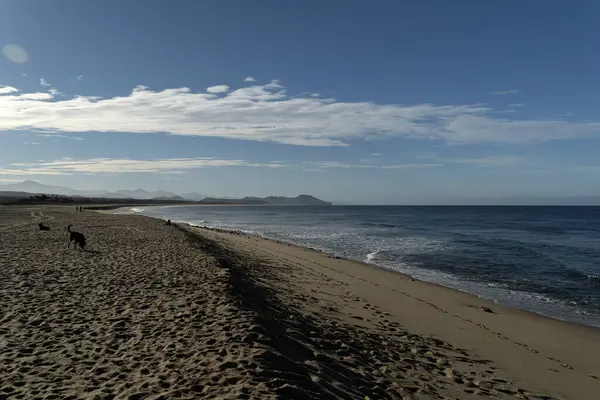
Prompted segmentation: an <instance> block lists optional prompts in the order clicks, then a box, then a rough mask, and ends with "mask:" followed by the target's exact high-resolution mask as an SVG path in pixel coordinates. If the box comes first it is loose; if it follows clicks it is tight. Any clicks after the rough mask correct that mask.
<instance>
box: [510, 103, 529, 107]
mask: <svg viewBox="0 0 600 400" xmlns="http://www.w3.org/2000/svg"><path fill="white" fill-rule="evenodd" d="M524 105H525V104H524V103H513V104H509V105H508V106H509V107H513V108H518V107H523V106H524Z"/></svg>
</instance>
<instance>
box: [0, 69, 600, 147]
mask: <svg viewBox="0 0 600 400" xmlns="http://www.w3.org/2000/svg"><path fill="white" fill-rule="evenodd" d="M219 86H225V85H219ZM219 86H216V87H219ZM212 88H215V86H213V87H212ZM209 89H210V88H209ZM56 96H57V92H55V93H54V94H53V93H22V92H15V91H11V92H10V93H6V94H5V95H3V96H0V131H3V130H5V131H10V130H24V129H27V130H31V129H42V130H52V131H55V132H60V133H67V132H130V133H166V134H173V135H189V136H212V137H222V138H229V139H242V140H255V141H271V142H277V143H285V144H290V145H302V146H347V145H348V141H350V140H353V139H365V140H373V139H389V138H405V139H413V140H414V139H420V140H440V141H444V142H447V143H480V142H497V143H536V142H544V141H550V140H560V139H572V138H578V137H590V136H598V134H600V123H599V122H594V121H581V122H577V121H565V120H561V119H529V120H527V119H521V120H515V119H506V118H501V117H500V115H501V114H499V113H498V112H497V111H496V110H493V109H491V108H487V107H484V106H481V105H433V104H415V105H400V104H385V105H380V104H374V103H371V102H343V101H336V100H333V99H323V98H315V97H312V96H310V95H308V94H306V95H302V96H288V95H287V93H286V90H285V88H284V87H283V86H282V85H281V84H280V83H279V82H278V81H272V82H271V83H268V84H266V85H253V86H248V87H242V88H239V89H235V90H232V91H230V92H228V93H226V94H225V95H223V96H218V95H216V94H214V93H194V92H192V91H191V90H190V89H188V88H175V89H164V90H161V91H153V90H151V89H149V88H147V87H144V86H138V87H136V88H134V89H133V90H132V92H131V93H130V94H129V95H127V96H122V97H112V98H100V97H96V96H75V97H73V98H70V99H69V98H64V99H59V98H57V97H56ZM49 100H52V101H49ZM505 116H506V115H505Z"/></svg>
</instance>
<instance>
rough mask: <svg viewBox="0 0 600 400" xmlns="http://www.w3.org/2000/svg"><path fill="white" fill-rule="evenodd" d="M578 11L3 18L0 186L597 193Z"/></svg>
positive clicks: (232, 4)
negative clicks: (33, 183) (22, 183)
mask: <svg viewBox="0 0 600 400" xmlns="http://www.w3.org/2000/svg"><path fill="white" fill-rule="evenodd" d="M598 37H600V3H598V2H594V1H585V0H582V1H578V2H565V1H552V0H550V1H544V2H543V4H542V2H540V1H529V2H523V1H516V0H515V1H513V0H507V1H496V2H482V1H476V0H472V1H461V0H457V1H452V2H449V1H445V0H439V1H422V0H420V1H417V0H414V1H400V0H395V1H384V0H374V1H369V2H367V1H362V0H361V1H355V0H343V1H342V0H328V1H312V0H306V1H278V0H248V1H233V0H219V1H216V0H214V1H209V0H207V1H192V0H189V1H183V0H173V1H169V2H167V1H164V2H149V1H144V0H129V1H114V0H103V1H95V0H87V1H80V2H76V1H68V0H47V1H37V0H0V49H1V50H2V53H1V54H0V184H9V183H12V182H18V181H22V180H35V181H38V182H41V183H45V184H51V185H62V186H69V187H72V188H76V189H106V190H120V189H137V188H143V189H146V190H158V189H162V190H168V191H173V192H176V193H185V192H199V193H202V194H206V195H210V196H232V197H233V196H246V195H247V196H266V195H284V196H295V195H298V194H301V193H302V194H304V193H305V194H311V195H314V196H317V197H319V198H322V199H325V200H330V201H334V202H344V203H357V204H430V203H444V202H456V201H458V202H460V201H463V200H464V201H466V202H472V201H473V199H481V198H503V199H506V198H520V197H532V196H533V197H557V196H599V195H600V140H599V139H600V115H599V113H598V100H597V97H598V93H600V78H599V77H600V75H598V71H600V51H599V50H600V42H599V41H598Z"/></svg>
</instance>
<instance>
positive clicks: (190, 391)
mask: <svg viewBox="0 0 600 400" xmlns="http://www.w3.org/2000/svg"><path fill="white" fill-rule="evenodd" d="M70 208H71V207H52V208H47V207H0V241H1V242H2V243H3V244H5V245H4V247H2V248H0V264H2V265H3V266H5V267H3V269H1V270H0V278H2V279H0V297H1V298H0V300H1V301H2V304H3V305H6V309H7V310H8V312H7V313H5V314H4V315H3V316H2V317H1V318H0V343H6V346H4V347H0V365H1V366H0V394H4V395H7V396H9V398H12V397H15V398H29V397H34V396H36V395H39V397H44V396H45V395H46V394H55V395H58V396H59V397H60V398H65V397H67V396H69V395H71V396H75V397H78V398H79V397H84V398H94V396H96V397H98V396H100V397H102V396H109V397H110V396H113V397H114V396H118V398H127V396H138V397H136V398H153V399H156V398H159V397H157V396H163V398H197V397H198V396H200V397H213V398H214V397H219V398H256V397H260V398H281V397H284V398H365V396H370V398H372V399H375V398H377V399H379V398H390V399H391V398H422V399H429V398H440V397H442V396H446V397H447V398H460V399H462V398H467V399H468V398H473V399H475V398H490V397H493V398H542V397H539V396H547V397H545V398H556V399H595V398H596V397H597V396H596V394H597V393H598V392H599V391H600V378H598V377H599V376H600V366H599V365H598V364H597V360H598V359H600V346H598V344H600V330H598V329H596V328H592V327H587V326H580V325H576V324H572V323H568V322H563V321H559V320H554V319H550V318H546V317H543V316H539V315H537V314H533V313H529V312H526V311H521V310H517V309H512V308H508V307H504V306H501V305H497V304H494V303H491V302H489V301H487V300H484V299H481V298H478V297H476V296H473V295H470V294H467V293H464V292H459V291H456V290H454V289H449V288H446V287H443V286H440V285H435V284H431V283H427V282H422V281H418V280H413V279H411V278H410V277H408V276H406V275H402V274H400V273H397V272H392V271H389V270H385V269H382V268H378V267H374V266H373V265H370V264H366V263H360V262H354V261H350V260H345V259H341V258H332V257H331V256H329V255H327V254H325V253H323V252H320V251H314V250H310V249H306V248H302V247H298V246H293V245H288V244H283V243H277V242H275V241H271V240H268V239H263V238H260V237H256V236H248V235H236V234H231V233H222V232H217V231H215V230H207V229H202V228H194V227H178V226H167V225H166V224H165V223H164V221H161V220H160V219H156V218H150V217H146V216H140V215H113V214H106V213H98V212H89V213H75V212H74V211H73V210H71V209H70ZM39 221H44V223H46V224H48V225H51V226H52V230H51V231H50V232H40V231H38V230H36V229H37V226H36V224H37V222H39ZM70 222H74V227H75V229H77V230H79V231H81V232H84V233H85V234H86V237H88V238H89V243H88V244H89V251H88V252H81V251H78V250H77V251H76V250H73V249H72V248H71V249H66V242H67V237H66V233H65V232H64V226H66V225H67V223H70ZM32 243H34V244H35V245H34V246H31V244H32ZM57 299H61V301H60V302H59V301H57ZM84 299H85V301H83V300H84ZM487 308H489V310H490V311H492V312H487V311H486V310H487ZM58 354H61V356H60V357H57V355H58ZM35 365H38V366H37V367H33V366H35ZM38 374H41V375H38ZM49 382H55V383H54V384H52V383H49ZM19 396H20V397H19ZM107 398H108V397H107Z"/></svg>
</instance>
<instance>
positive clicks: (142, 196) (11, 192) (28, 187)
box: [0, 180, 331, 205]
mask: <svg viewBox="0 0 600 400" xmlns="http://www.w3.org/2000/svg"><path fill="white" fill-rule="evenodd" d="M32 194H36V195H37V194H46V195H52V194H53V195H62V196H69V197H86V198H105V199H135V200H155V201H156V200H160V201H194V202H200V203H204V204H271V205H331V203H328V202H325V201H322V200H319V199H317V198H316V197H313V196H309V195H305V194H301V195H299V196H297V197H280V196H269V197H244V198H239V199H236V198H224V197H222V198H214V197H207V196H204V195H202V194H200V193H196V192H191V193H183V194H181V195H180V194H177V193H173V192H167V191H163V190H157V191H147V190H144V189H135V190H117V191H112V192H111V191H108V190H76V189H71V188H69V187H64V186H52V185H45V184H42V183H39V182H35V181H30V180H28V181H23V182H18V183H11V184H7V185H0V197H12V198H28V197H30V196H31V195H32Z"/></svg>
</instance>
